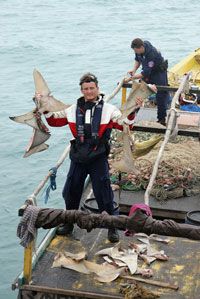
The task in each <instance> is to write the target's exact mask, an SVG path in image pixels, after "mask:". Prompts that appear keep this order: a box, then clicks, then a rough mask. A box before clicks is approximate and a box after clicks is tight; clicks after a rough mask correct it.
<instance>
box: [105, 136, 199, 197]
mask: <svg viewBox="0 0 200 299" xmlns="http://www.w3.org/2000/svg"><path fill="white" fill-rule="evenodd" d="M151 135H152V134H149V133H148V134H146V133H143V134H139V135H137V136H135V139H136V140H137V141H140V142H142V140H143V141H144V140H148V139H149V137H150V136H151ZM116 140H117V138H116V136H115V143H114V146H113V147H112V151H111V156H110V158H111V161H112V159H117V158H118V157H119V156H120V147H121V146H122V145H121V144H120V141H119V142H118V143H117V141H116ZM119 140H120V138H119ZM161 142H162V141H160V142H159V143H158V144H157V145H156V146H155V147H154V148H152V149H151V150H150V151H149V152H148V153H147V154H145V155H143V156H142V157H138V158H136V159H135V166H136V168H137V169H139V170H140V173H139V174H138V175H135V174H134V173H129V174H127V173H122V174H121V182H122V184H121V188H122V189H124V190H130V191H138V190H145V189H146V187H147V185H148V183H149V179H150V176H151V173H152V170H153V165H154V162H155V160H156V158H157V155H158V152H159V148H160V145H161ZM116 143H117V144H116ZM141 144H142V143H141ZM115 152H116V154H115ZM111 175H112V176H111V177H112V181H114V178H116V181H117V179H118V177H117V171H115V170H113V169H112V163H111ZM115 183H116V182H115ZM119 183H120V182H119ZM197 194H200V143H199V141H196V140H195V139H194V138H191V137H189V138H186V137H183V136H178V137H177V138H176V140H175V141H173V142H169V143H168V144H167V145H166V147H165V150H164V154H163V157H162V160H161V162H160V165H159V168H158V173H157V176H156V180H155V182H154V185H153V188H152V190H151V195H153V196H154V197H155V198H156V199H157V200H160V201H163V200H168V199H172V198H179V197H183V196H191V195H197Z"/></svg>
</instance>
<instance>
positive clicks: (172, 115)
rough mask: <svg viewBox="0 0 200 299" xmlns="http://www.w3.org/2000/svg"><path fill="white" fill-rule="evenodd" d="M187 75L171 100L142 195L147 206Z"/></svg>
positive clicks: (185, 84) (187, 78)
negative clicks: (161, 137)
mask: <svg viewBox="0 0 200 299" xmlns="http://www.w3.org/2000/svg"><path fill="white" fill-rule="evenodd" d="M189 76H190V73H189V74H186V75H184V77H183V79H182V82H181V84H180V86H179V88H178V90H177V91H176V93H175V95H174V97H173V99H172V103H171V109H170V111H169V117H168V122H167V128H166V132H165V137H164V141H163V143H162V145H161V147H160V150H159V153H158V156H157V159H156V161H155V164H154V167H153V171H152V174H151V177H150V180H149V184H148V186H147V189H146V191H145V195H144V202H145V204H146V205H149V196H150V192H151V189H152V187H153V184H154V181H155V178H156V175H157V172H158V167H159V163H160V161H161V158H162V155H163V152H164V149H165V146H166V144H167V142H168V141H169V138H170V137H171V134H172V133H173V129H174V128H175V127H176V124H175V125H174V121H175V120H176V108H175V105H176V102H177V100H178V99H179V96H180V94H181V93H182V92H183V91H184V89H185V87H186V86H187V83H188V80H189Z"/></svg>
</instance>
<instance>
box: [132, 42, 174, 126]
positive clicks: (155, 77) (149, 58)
mask: <svg viewBox="0 0 200 299" xmlns="http://www.w3.org/2000/svg"><path fill="white" fill-rule="evenodd" d="M144 48H145V52H144V53H143V54H135V60H136V61H138V62H140V63H141V65H142V72H141V74H142V75H143V80H144V81H145V82H146V83H150V84H156V85H162V86H167V85H168V80H167V68H166V69H164V67H163V63H164V58H163V57H162V55H161V53H160V52H159V51H158V50H157V49H156V48H155V47H153V46H152V44H151V43H150V42H148V41H144ZM156 101H157V107H158V121H163V120H164V119H165V117H166V110H167V105H168V101H169V93H168V92H167V91H160V90H159V91H158V92H157V94H156Z"/></svg>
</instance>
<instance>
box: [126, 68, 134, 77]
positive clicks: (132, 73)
mask: <svg viewBox="0 0 200 299" xmlns="http://www.w3.org/2000/svg"><path fill="white" fill-rule="evenodd" d="M127 74H128V75H129V76H131V77H133V76H134V75H135V71H134V70H130V71H128V72H127Z"/></svg>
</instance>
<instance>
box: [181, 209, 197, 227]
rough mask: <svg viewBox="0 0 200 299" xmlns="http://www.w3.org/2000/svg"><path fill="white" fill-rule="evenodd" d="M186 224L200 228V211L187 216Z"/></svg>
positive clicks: (189, 213)
mask: <svg viewBox="0 0 200 299" xmlns="http://www.w3.org/2000/svg"><path fill="white" fill-rule="evenodd" d="M185 223H187V224H192V225H198V226H200V211H191V212H188V213H187V214H186V217H185Z"/></svg>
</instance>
